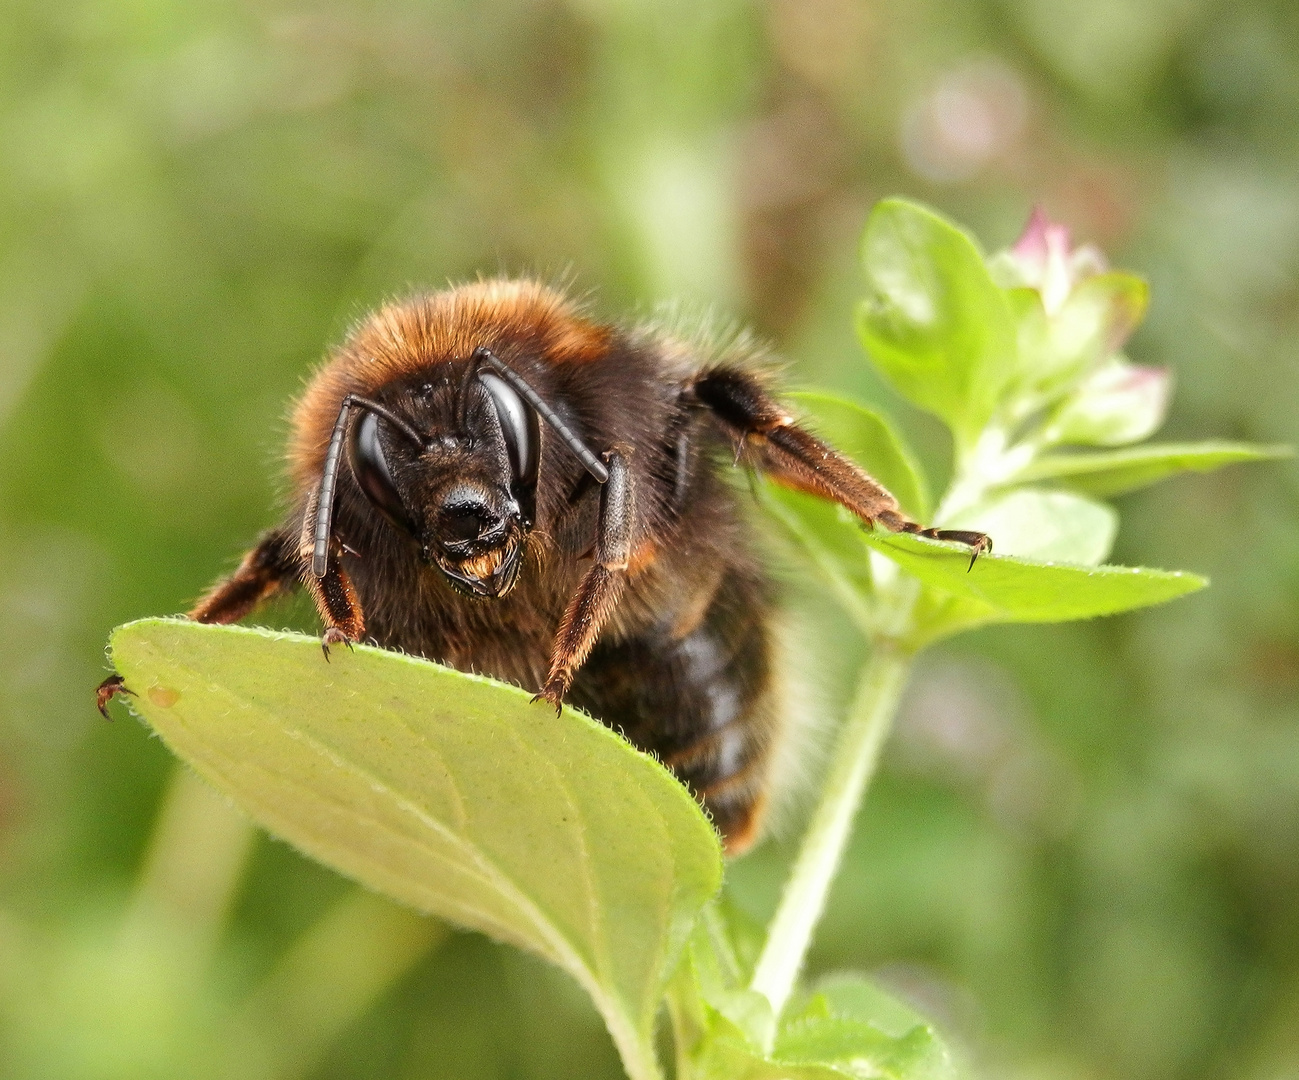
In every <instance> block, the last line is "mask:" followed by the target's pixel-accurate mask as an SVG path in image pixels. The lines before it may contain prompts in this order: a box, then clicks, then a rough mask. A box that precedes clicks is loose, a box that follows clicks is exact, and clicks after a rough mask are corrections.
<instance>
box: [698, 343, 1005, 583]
mask: <svg viewBox="0 0 1299 1080" xmlns="http://www.w3.org/2000/svg"><path fill="white" fill-rule="evenodd" d="M692 390H693V392H694V396H695V398H696V399H697V400H698V401H699V402H701V403H702V404H704V405H706V406H708V408H710V409H711V410H712V411H713V413H714V414H715V415H716V416H717V418H718V419H719V420H720V421H721V422H722V425H723V426H724V427H725V428H726V429H727V430H728V431H729V432H730V434H731V435H732V437H733V438H735V439H736V440H737V442H738V443H739V444H740V445H741V447H744V446H752V447H753V448H754V449H755V450H756V451H757V453H758V455H759V458H760V460H761V462H762V465H763V468H764V471H766V472H767V473H768V475H770V476H771V478H772V479H773V480H775V481H776V482H777V483H780V484H784V485H785V486H787V487H792V488H797V489H798V490H801V491H808V492H811V493H812V494H813V495H820V496H821V497H822V498H828V499H833V500H834V501H835V502H837V503H841V504H842V505H843V506H846V507H847V508H848V509H849V510H851V511H852V512H853V513H854V514H856V515H857V517H859V518H860V519H861V520H862V522H863V523H864V524H865V525H866V526H868V527H871V526H874V524H875V523H876V522H879V523H880V524H881V525H883V526H884V527H885V528H886V529H889V530H891V531H892V532H906V533H915V534H917V535H919V536H927V537H930V538H932V539H935V540H952V541H955V542H957V543H961V544H965V545H967V546H968V547H969V548H970V549H971V554H970V565H971V566H973V565H974V560H975V559H976V558H978V556H979V555H980V554H982V553H983V552H985V551H991V550H992V541H991V540H990V539H989V538H988V537H987V536H985V535H984V534H983V533H981V532H972V531H969V530H966V529H930V528H926V527H925V526H923V525H921V524H920V523H919V522H917V521H912V520H911V519H910V518H908V517H907V516H906V515H905V514H904V513H903V512H902V509H901V507H899V506H898V501H897V499H895V498H894V497H893V495H892V494H891V493H890V492H889V491H888V490H887V489H886V488H885V487H884V485H882V484H881V483H879V482H878V481H877V480H875V479H874V477H872V476H870V475H869V474H868V473H867V472H866V471H865V470H864V469H862V468H861V467H859V466H858V465H856V464H855V463H854V462H852V461H851V460H849V459H848V458H846V457H844V455H842V454H840V453H839V452H838V451H837V450H835V449H834V448H833V447H831V446H829V445H828V444H826V443H825V442H822V441H821V440H820V439H818V438H817V437H816V436H815V435H813V434H812V433H811V432H810V431H807V430H806V429H805V428H802V427H800V426H799V425H798V424H796V423H795V422H794V418H793V417H792V416H790V415H789V414H788V413H787V412H785V410H784V409H782V408H781V407H780V405H779V404H778V403H777V402H776V401H774V400H773V399H772V398H771V397H770V396H768V394H767V393H766V391H765V390H763V388H762V387H761V386H760V385H759V384H758V382H757V380H756V379H754V378H753V376H752V375H750V374H749V373H748V372H746V371H741V370H739V369H737V368H726V367H723V368H715V369H713V370H712V371H708V372H705V373H704V374H703V375H701V376H700V377H699V378H698V379H697V380H696V381H695V382H694V384H693V386H692Z"/></svg>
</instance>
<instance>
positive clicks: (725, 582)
mask: <svg viewBox="0 0 1299 1080" xmlns="http://www.w3.org/2000/svg"><path fill="white" fill-rule="evenodd" d="M766 594H767V586H766V583H765V582H764V581H763V580H762V579H761V577H759V576H758V575H757V574H755V573H752V572H749V571H748V570H740V569H736V568H731V569H730V570H728V572H727V573H726V574H725V575H724V576H723V577H722V580H721V582H720V584H719V586H718V589H717V591H716V593H715V594H714V597H713V600H712V603H711V604H710V605H709V607H708V609H707V611H706V612H705V614H704V617H703V619H702V620H701V621H700V622H699V624H698V625H697V626H696V627H694V628H693V629H692V630H691V631H690V632H689V633H687V634H685V635H684V636H680V637H674V636H673V635H672V633H671V631H670V630H669V629H666V628H664V629H662V630H660V631H651V632H648V633H646V634H644V635H642V636H639V637H636V638H635V639H632V640H623V641H610V642H602V643H601V644H599V645H597V646H596V648H595V650H594V651H593V652H592V654H591V656H590V658H589V659H588V660H587V662H586V664H585V666H584V667H583V668H582V670H581V671H580V672H579V673H578V676H577V678H576V680H575V681H574V683H573V688H572V690H571V691H570V694H569V700H570V701H572V702H573V703H574V704H576V705H579V706H581V707H582V708H584V709H586V710H587V711H588V712H590V713H591V715H593V716H595V717H598V718H599V719H600V720H601V721H603V722H604V723H605V724H607V725H608V726H610V727H612V728H614V729H615V730H619V731H621V732H622V733H623V734H624V735H626V737H627V738H628V739H630V740H631V741H632V742H633V743H634V744H635V745H636V746H638V747H640V748H641V749H642V750H645V751H648V752H650V753H653V754H655V755H656V756H658V758H659V759H660V760H661V761H663V763H664V764H665V765H667V766H668V767H669V768H671V769H672V771H673V772H674V773H675V774H676V776H677V777H678V779H680V780H681V781H682V782H683V783H685V784H686V785H687V786H688V787H689V788H690V789H691V791H692V792H694V794H695V795H696V796H697V797H698V798H699V799H700V800H701V801H702V802H703V803H704V805H705V806H706V807H707V809H708V811H709V812H710V813H711V815H712V817H713V822H714V824H715V825H716V826H717V828H718V830H719V831H720V832H721V833H722V836H723V837H724V838H725V840H726V848H727V851H728V853H730V854H737V853H739V852H740V851H742V850H744V849H745V848H746V847H748V846H749V844H751V843H752V841H753V840H754V839H755V838H756V835H757V829H758V824H759V820H760V817H761V810H762V806H763V801H764V798H765V794H766V780H767V768H768V764H769V760H770V752H771V748H772V744H773V742H774V737H775V730H776V726H777V723H778V716H777V709H776V703H775V701H774V694H773V690H772V667H773V658H772V650H771V642H770V637H769V631H768V622H769V611H770V605H769V600H768V598H767V595H766Z"/></svg>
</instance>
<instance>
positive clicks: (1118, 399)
mask: <svg viewBox="0 0 1299 1080" xmlns="http://www.w3.org/2000/svg"><path fill="white" fill-rule="evenodd" d="M1172 381H1173V380H1172V377H1171V376H1170V374H1169V372H1168V369H1167V368H1154V367H1142V366H1139V365H1137V364H1129V363H1128V362H1127V361H1126V360H1124V359H1123V358H1122V357H1114V358H1113V359H1112V360H1111V361H1110V362H1109V363H1107V364H1103V365H1102V366H1101V367H1100V368H1098V369H1097V370H1096V371H1094V372H1092V374H1091V375H1090V376H1088V377H1087V378H1086V379H1084V380H1083V382H1082V383H1081V384H1080V385H1079V386H1078V387H1077V389H1075V390H1074V391H1073V392H1072V393H1071V394H1070V395H1069V396H1068V397H1067V398H1065V400H1064V401H1063V402H1061V404H1060V406H1059V407H1058V408H1057V409H1056V410H1055V412H1054V413H1053V414H1052V415H1051V418H1050V420H1048V422H1047V424H1046V426H1045V428H1044V430H1043V432H1042V439H1043V441H1044V442H1046V443H1049V444H1051V445H1056V444H1059V443H1079V444H1082V445H1085V446H1123V445H1124V444H1126V443H1134V442H1140V441H1141V440H1142V439H1144V438H1146V437H1147V436H1149V435H1151V434H1153V433H1154V432H1155V431H1156V430H1157V429H1158V428H1159V425H1160V424H1162V423H1163V422H1164V413H1165V412H1167V410H1168V397H1169V394H1170V392H1171V390H1172Z"/></svg>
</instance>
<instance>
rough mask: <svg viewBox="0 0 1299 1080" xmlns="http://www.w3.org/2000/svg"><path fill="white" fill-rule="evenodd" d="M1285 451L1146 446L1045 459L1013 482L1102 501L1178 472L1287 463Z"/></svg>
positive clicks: (1218, 445) (1229, 445)
mask: <svg viewBox="0 0 1299 1080" xmlns="http://www.w3.org/2000/svg"><path fill="white" fill-rule="evenodd" d="M1291 453H1293V451H1292V450H1291V449H1290V448H1289V447H1287V446H1258V445H1255V444H1252V443H1233V442H1218V441H1210V442H1199V443H1149V444H1147V445H1145V446H1133V447H1129V448H1126V449H1123V450H1106V451H1102V452H1100V453H1094V454H1086V453H1077V454H1050V455H1048V456H1046V457H1043V458H1039V459H1038V460H1037V461H1035V462H1033V464H1031V465H1030V466H1029V467H1028V468H1027V469H1025V470H1024V471H1023V472H1022V473H1021V474H1020V475H1019V476H1017V477H1016V478H1015V480H1016V482H1017V483H1027V482H1032V481H1041V480H1054V481H1056V482H1057V483H1060V484H1065V485H1068V486H1069V487H1071V488H1076V489H1077V490H1079V491H1085V492H1087V493H1088V494H1089V495H1097V496H1101V497H1108V496H1112V495H1122V494H1124V493H1125V492H1128V491H1135V490H1136V489H1137V488H1142V487H1145V486H1146V485H1148V484H1153V483H1155V482H1156V481H1157V480H1163V479H1164V478H1165V477H1168V476H1173V475H1174V474H1176V473H1179V472H1210V471H1212V470H1213V469H1220V468H1222V466H1224V465H1232V464H1235V463H1236V462H1239V461H1262V460H1265V459H1268V458H1283V457H1289V456H1290V455H1291Z"/></svg>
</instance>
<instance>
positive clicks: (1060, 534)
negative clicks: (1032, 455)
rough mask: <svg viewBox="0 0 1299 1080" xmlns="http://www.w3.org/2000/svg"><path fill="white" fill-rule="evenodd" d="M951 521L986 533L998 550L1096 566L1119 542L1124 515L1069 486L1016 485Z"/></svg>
mask: <svg viewBox="0 0 1299 1080" xmlns="http://www.w3.org/2000/svg"><path fill="white" fill-rule="evenodd" d="M950 525H951V527H952V528H954V529H974V530H976V531H978V532H983V533H987V534H988V536H990V537H991V538H992V542H993V544H994V545H996V547H995V550H996V552H997V554H999V555H1016V556H1018V557H1019V558H1021V559H1029V560H1031V561H1033V562H1068V563H1077V564H1079V565H1080V566H1095V565H1097V564H1098V563H1100V562H1101V561H1103V560H1104V558H1105V556H1106V555H1108V554H1109V553H1110V548H1111V547H1113V546H1114V537H1115V536H1116V535H1117V533H1118V530H1119V516H1118V514H1116V513H1115V512H1114V511H1113V510H1112V509H1111V508H1110V507H1108V506H1105V505H1104V504H1103V503H1098V502H1093V501H1092V500H1091V499H1086V498H1084V497H1083V496H1081V495H1074V494H1073V493H1071V492H1068V491H1041V490H1038V489H1036V488H1016V489H1015V490H1013V491H1008V492H1005V493H1004V494H1001V495H994V496H992V497H991V498H990V499H988V500H987V501H985V502H983V503H981V504H980V505H979V506H977V507H975V508H973V509H971V510H970V511H968V512H966V513H964V514H959V515H957V516H956V517H954V518H953V519H952V521H951V522H950Z"/></svg>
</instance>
